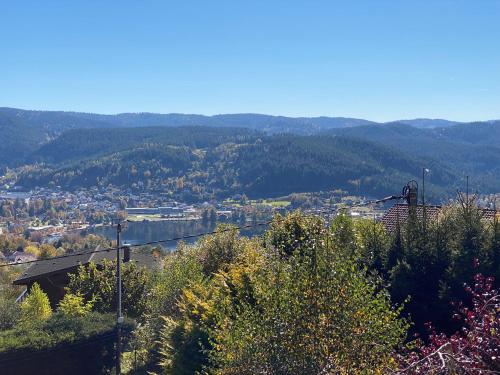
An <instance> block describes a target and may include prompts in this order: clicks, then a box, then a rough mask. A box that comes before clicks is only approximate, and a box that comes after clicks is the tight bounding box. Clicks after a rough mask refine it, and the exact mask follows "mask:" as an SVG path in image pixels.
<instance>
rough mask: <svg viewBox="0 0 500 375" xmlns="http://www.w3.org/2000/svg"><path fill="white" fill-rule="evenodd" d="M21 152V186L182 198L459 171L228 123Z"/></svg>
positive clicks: (394, 181)
mask: <svg viewBox="0 0 500 375" xmlns="http://www.w3.org/2000/svg"><path fill="white" fill-rule="evenodd" d="M28 159H29V160H31V161H32V164H31V165H29V166H26V167H23V168H20V169H18V170H17V175H18V184H19V185H21V186H24V187H27V188H31V187H35V186H46V185H51V184H52V185H56V186H62V187H64V188H65V189H76V188H78V187H86V188H88V187H92V186H108V185H110V184H111V185H114V186H119V187H122V188H131V189H137V190H141V189H148V190H150V191H152V190H156V191H161V192H164V193H168V194H171V196H172V197H175V198H179V199H184V200H188V201H189V200H191V201H195V200H207V199H210V198H214V197H216V198H221V197H228V196H231V195H233V194H237V193H245V194H247V195H248V196H250V197H268V196H277V195H284V194H289V193H292V192H300V191H318V190H328V189H337V188H341V189H344V190H348V191H351V192H355V193H361V194H367V195H377V196H379V195H385V194H397V193H398V192H399V189H400V187H401V185H402V184H403V183H404V182H406V181H407V180H409V179H412V178H417V176H418V174H419V173H420V171H421V166H422V165H426V166H428V167H429V168H432V170H433V176H432V181H429V186H428V191H429V194H430V195H432V194H434V196H436V197H437V196H438V195H440V196H446V194H447V193H449V194H453V193H454V192H455V189H456V188H457V187H458V185H457V184H458V183H460V182H461V181H457V179H456V173H457V172H456V170H454V169H452V168H450V167H448V166H445V165H443V164H442V163H440V162H439V161H436V160H434V159H432V158H422V157H417V156H414V155H411V154H408V153H405V152H401V151H399V150H395V149H393V148H390V147H386V146H383V145H379V144H376V143H374V142H371V141H366V140H357V139H353V138H347V137H339V136H299V135H265V134H263V133H260V132H256V131H253V130H246V129H230V128H206V127H204V128H203V127H202V128H200V127H181V128H161V127H156V128H155V127H151V128H125V129H123V128H122V129H78V130H71V131H68V132H66V133H65V134H63V135H62V136H60V137H59V138H57V139H55V140H54V141H52V142H50V143H48V144H47V145H45V146H43V147H41V148H40V149H39V150H36V151H35V152H33V153H32V154H31V155H30V156H29V158H28ZM35 162H36V164H35Z"/></svg>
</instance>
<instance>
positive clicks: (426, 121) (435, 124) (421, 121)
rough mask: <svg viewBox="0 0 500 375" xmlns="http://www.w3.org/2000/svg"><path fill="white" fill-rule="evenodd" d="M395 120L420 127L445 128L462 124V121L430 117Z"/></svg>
mask: <svg viewBox="0 0 500 375" xmlns="http://www.w3.org/2000/svg"><path fill="white" fill-rule="evenodd" d="M395 122H399V123H401V124H407V125H411V126H414V127H416V128H421V129H429V128H446V127H449V126H454V125H458V124H463V122H458V121H449V120H443V119H430V118H416V119H413V120H398V121H395Z"/></svg>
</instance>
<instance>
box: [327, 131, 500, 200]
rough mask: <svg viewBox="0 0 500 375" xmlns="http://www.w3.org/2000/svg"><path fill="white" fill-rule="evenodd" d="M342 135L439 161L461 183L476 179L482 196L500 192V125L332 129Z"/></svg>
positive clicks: (328, 133)
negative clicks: (468, 178) (488, 192)
mask: <svg viewBox="0 0 500 375" xmlns="http://www.w3.org/2000/svg"><path fill="white" fill-rule="evenodd" d="M324 134H325V135H338V136H342V137H350V138H356V139H361V140H366V141H371V142H376V143H378V144H382V145H384V146H389V147H391V148H393V149H395V150H398V151H400V152H403V153H405V154H406V155H408V156H413V157H418V158H423V159H428V160H434V161H439V163H440V164H441V165H443V166H446V168H447V169H448V170H451V171H454V172H453V173H455V175H456V176H457V177H456V178H457V180H463V179H464V176H465V175H470V176H471V177H473V179H474V186H475V187H476V188H477V189H479V190H480V191H482V192H486V191H499V190H500V121H497V122H480V123H471V124H458V125H454V126H450V127H445V128H434V129H418V128H415V127H413V126H410V125H406V124H402V123H391V124H386V125H375V126H373V125H369V126H358V127H355V128H345V129H330V130H327V131H325V132H324Z"/></svg>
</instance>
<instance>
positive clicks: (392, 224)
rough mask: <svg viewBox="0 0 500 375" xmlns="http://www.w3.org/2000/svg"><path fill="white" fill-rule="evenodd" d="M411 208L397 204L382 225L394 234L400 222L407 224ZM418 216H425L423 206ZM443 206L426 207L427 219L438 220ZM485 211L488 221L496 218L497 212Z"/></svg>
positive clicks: (420, 207) (417, 210)
mask: <svg viewBox="0 0 500 375" xmlns="http://www.w3.org/2000/svg"><path fill="white" fill-rule="evenodd" d="M409 207H410V206H408V205H407V204H401V203H398V204H395V205H394V206H392V207H391V208H390V209H389V210H388V211H386V213H385V214H384V216H383V217H382V220H381V221H382V224H384V226H385V229H386V230H387V231H388V232H392V231H394V230H395V229H396V227H397V225H398V222H399V225H403V224H404V223H406V221H407V220H408V214H409ZM415 208H416V214H417V217H422V216H423V206H422V205H417V206H416V207H415ZM441 209H442V206H428V205H426V206H425V212H426V215H427V218H429V219H430V220H435V219H437V217H438V215H439V213H440V212H441ZM481 210H482V211H483V215H484V218H485V219H486V220H493V218H494V217H495V214H496V211H495V210H492V209H488V208H481Z"/></svg>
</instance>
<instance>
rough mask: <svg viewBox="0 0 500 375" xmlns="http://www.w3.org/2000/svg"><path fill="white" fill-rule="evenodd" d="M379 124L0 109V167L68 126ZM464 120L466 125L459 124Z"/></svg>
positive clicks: (298, 129)
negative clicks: (463, 123) (463, 122)
mask: <svg viewBox="0 0 500 375" xmlns="http://www.w3.org/2000/svg"><path fill="white" fill-rule="evenodd" d="M403 122H404V123H406V124H411V125H412V126H414V127H417V128H435V127H442V128H444V127H446V128H448V127H452V126H455V125H457V124H459V123H456V122H453V121H447V120H439V119H416V120H403ZM366 125H377V126H378V125H380V124H379V123H376V122H373V121H368V120H363V119H356V118H346V117H326V116H322V117H285V116H269V115H262V114H252V113H246V114H245V113H243V114H223V115H215V116H203V115H193V114H176V113H170V114H158V113H122V114H117V115H103V114H94V113H79V112H63V111H30V110H22V109H16V108H0V140H2V142H0V170H1V168H2V167H6V166H9V167H13V166H18V165H20V164H22V163H23V162H24V158H25V157H26V156H27V155H28V154H30V153H32V152H33V151H34V150H36V149H38V148H39V147H40V146H42V145H44V144H46V143H47V142H49V141H50V140H53V139H55V138H57V137H58V136H60V135H61V134H64V132H66V131H68V130H71V129H88V128H91V129H93V128H98V129H108V128H120V127H156V126H162V127H182V126H203V127H224V128H248V129H254V130H258V131H262V132H264V133H266V134H279V133H293V134H301V135H313V134H318V133H320V132H322V131H325V130H328V129H338V128H352V127H358V126H366ZM465 125H468V124H465Z"/></svg>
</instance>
